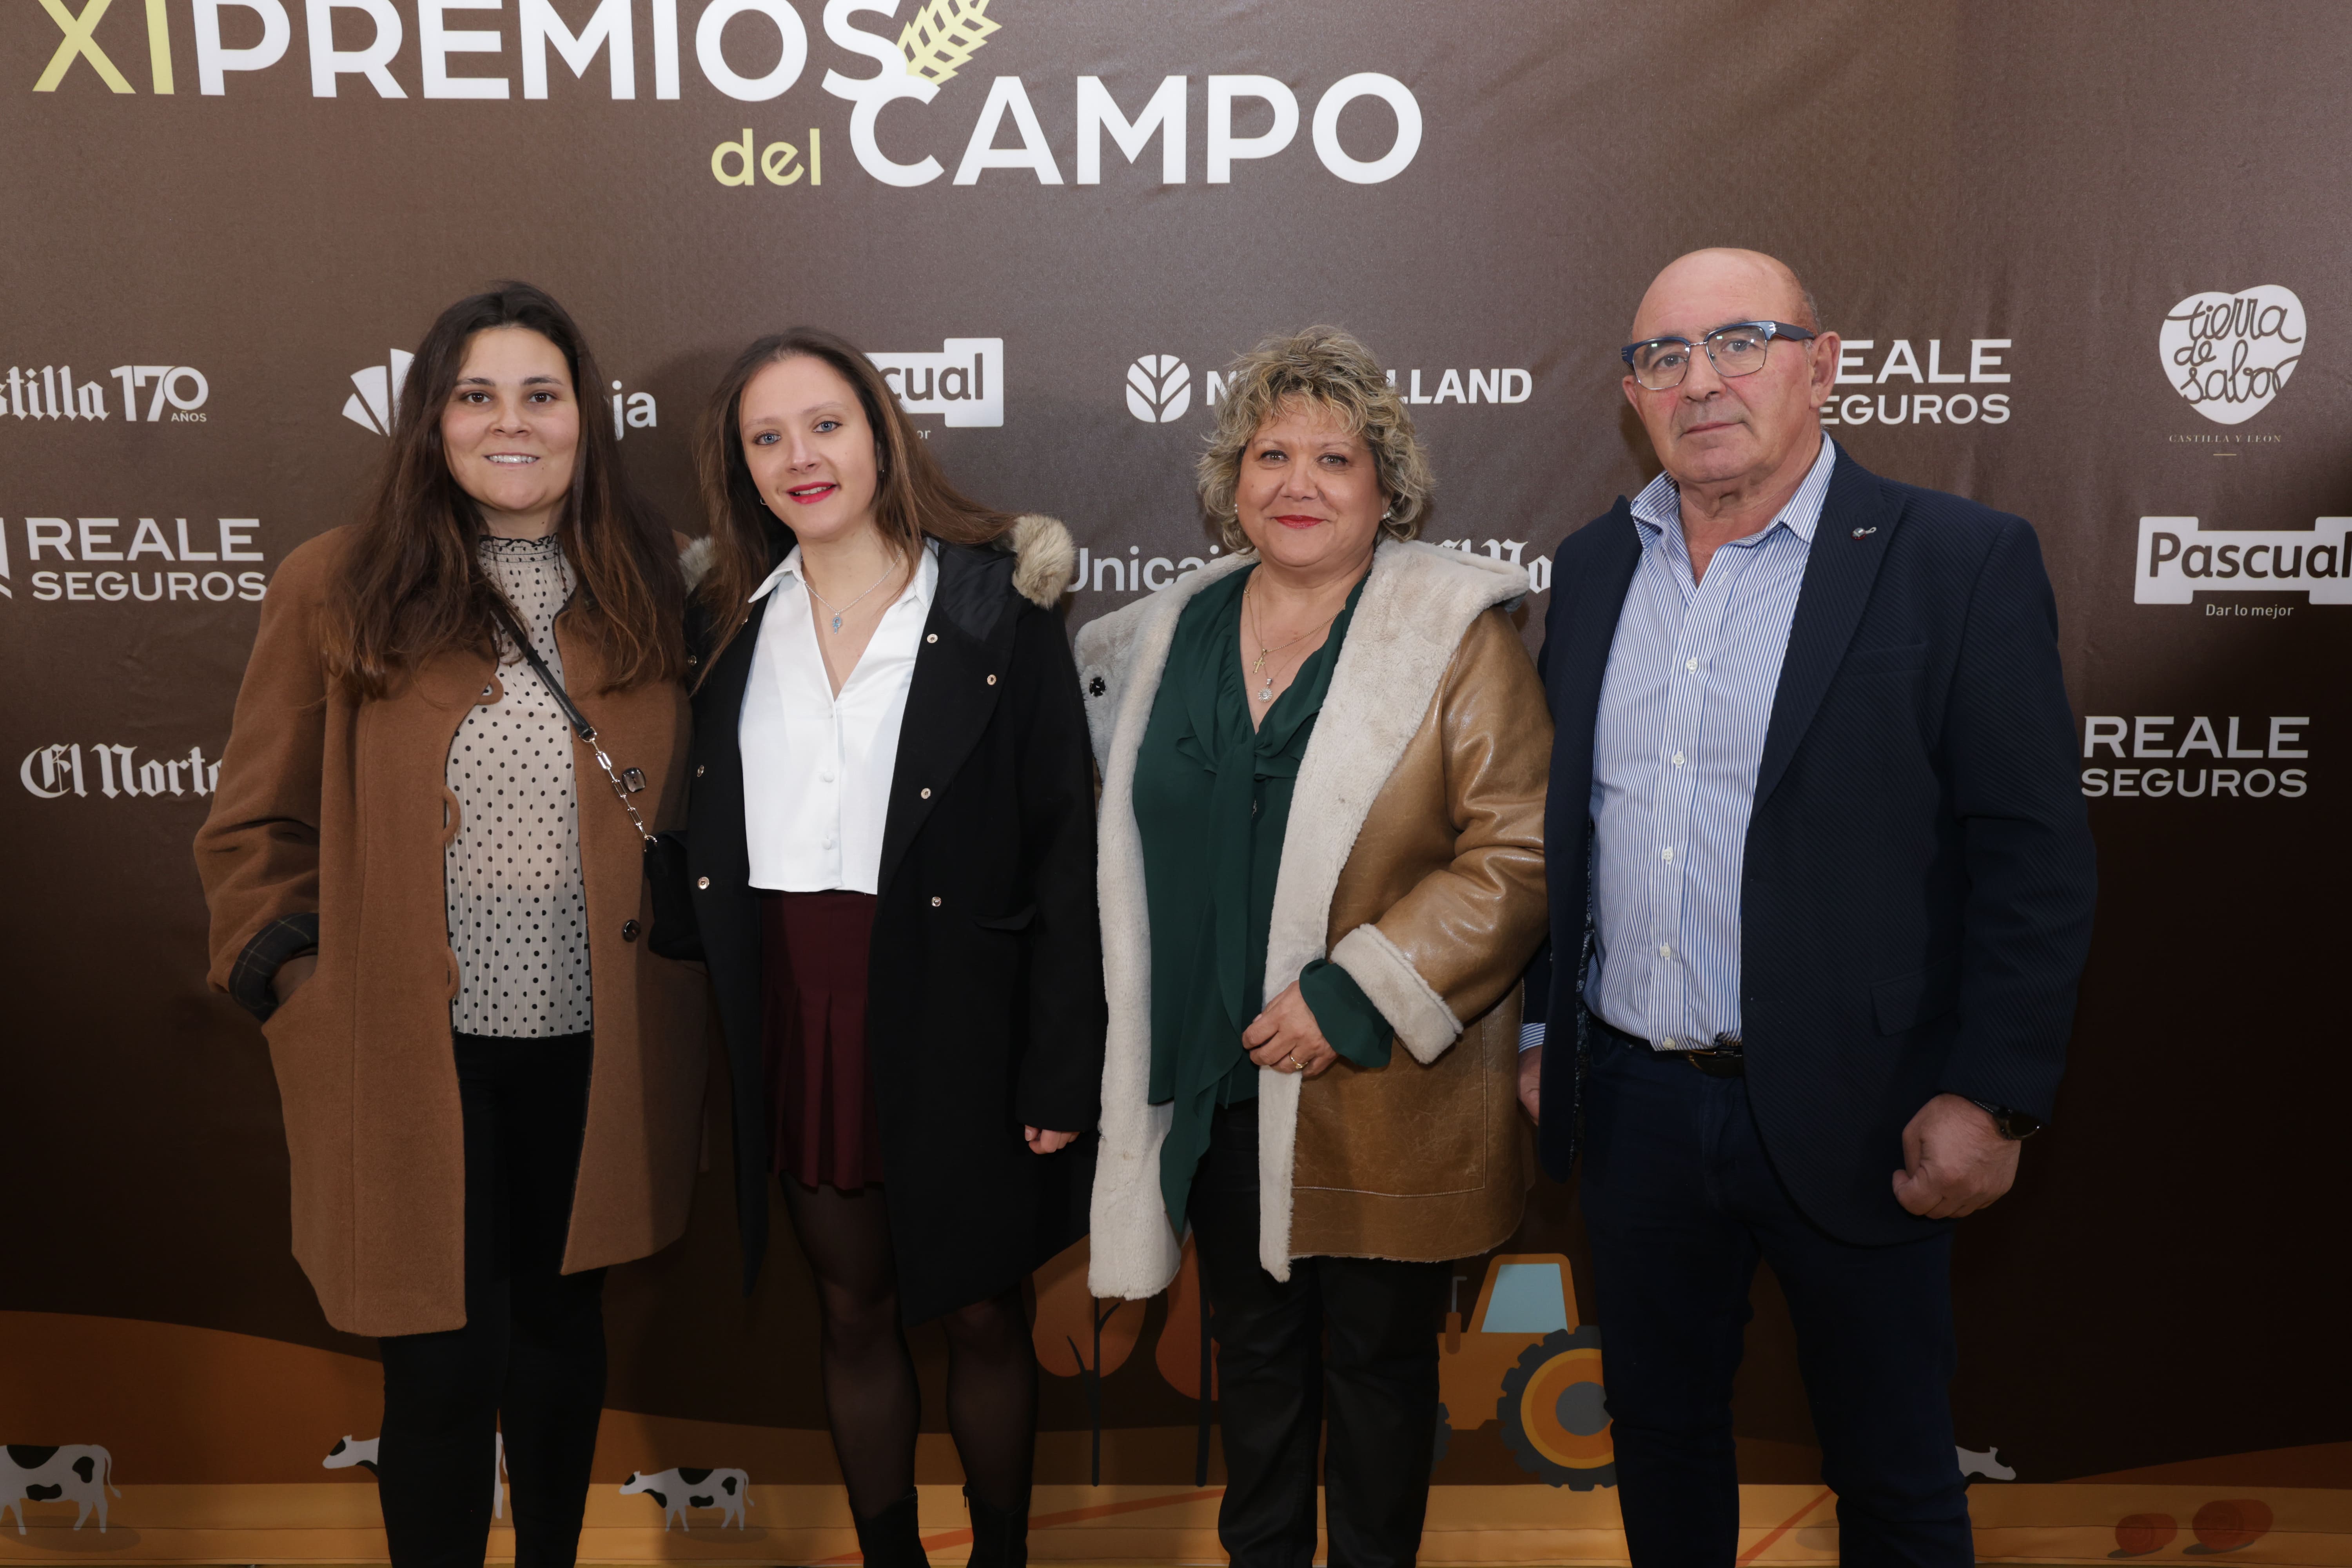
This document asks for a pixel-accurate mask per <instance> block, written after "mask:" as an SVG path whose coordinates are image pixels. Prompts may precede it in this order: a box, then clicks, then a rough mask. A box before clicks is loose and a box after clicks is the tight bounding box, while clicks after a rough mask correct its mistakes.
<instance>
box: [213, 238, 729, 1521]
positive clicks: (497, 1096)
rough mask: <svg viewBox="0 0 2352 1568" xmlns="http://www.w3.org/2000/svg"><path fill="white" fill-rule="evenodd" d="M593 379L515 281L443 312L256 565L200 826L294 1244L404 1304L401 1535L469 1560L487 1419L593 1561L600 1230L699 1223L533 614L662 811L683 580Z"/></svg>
mask: <svg viewBox="0 0 2352 1568" xmlns="http://www.w3.org/2000/svg"><path fill="white" fill-rule="evenodd" d="M603 384H604V383H603V382H602V380H601V379H600V377H599V374H598V373H597V370H596V367H595V364H594V362H593V359H592V358H591V356H590V355H589V353H588V350H587V348H586V346H585V345H584V344H583V342H582V341H581V338H580V333H579V331H578V329H577V328H576V327H575V326H574V325H573V324H572V320H571V318H570V317H569V316H568V315H566V314H565V313H564V311H563V309H562V307H561V306H560V305H558V304H557V303H556V302H555V301H554V300H551V299H550V298H549V297H548V296H547V295H546V294H544V293H542V292H541V291H540V290H539V289H533V288H530V286H528V285H525V284H516V283H508V284H501V285H499V286H498V287H497V289H495V291H493V292H490V293H488V294H481V295H477V296H474V297H472V298H470V299H467V300H460V301H459V302H458V303H457V304H456V305H453V306H451V307H450V308H449V309H448V310H446V311H444V312H443V313H442V315H441V317H440V319H439V320H438V321H436V322H434V324H433V327H432V330H431V331H428V332H427V333H426V334H425V341H424V342H423V343H422V344H421V345H420V346H419V347H418V349H417V352H416V356H415V362H414V363H413V364H412V366H411V367H410V371H409V374H408V379H407V383H406V385H405V387H404V392H403V395H402V396H401V399H400V407H399V410H398V413H397V416H396V417H395V420H394V428H393V434H392V450H391V453H390V456H389V458H388V460H387V461H386V464H385V467H384V469H383V475H382V478H381V479H380V480H379V482H378V484H377V486H376V489H375V494H374V496H373V500H372V502H371V504H370V505H369V507H368V509H367V511H366V513H365V515H364V517H363V518H362V521H360V522H359V523H357V524H356V525H354V526H352V527H349V528H341V529H336V530H333V531H331V532H329V533H327V534H325V535H323V536H321V537H320V538H318V539H314V540H312V541H310V542H309V543H307V544H305V545H303V546H302V547H301V548H300V549H299V550H297V551H295V552H293V553H292V554H291V555H289V556H288V557H287V560H286V563H285V564H284V566H283V567H281V568H280V569H279V571H278V575H277V577H276V579H275V580H274V581H273V582H272V583H271V584H270V587H269V595H268V599H267V600H266V601H265V602H264V604H263V607H262V614H261V627H260V631H259V633H258V635H257V637H256V639H255V643H254V649H253V657H252V660H251V662H250V663H249V664H248V666H247V669H246V675H245V683H244V686H243V687H242V689H240V690H239V692H238V694H237V702H236V720H235V724H234V727H233V729H232V730H231V731H230V736H229V742H228V750H227V753H226V758H225V760H224V761H223V763H222V765H221V778H220V786H219V791H218V794H217V795H215V798H214V802H213V809H212V814H211V816H210V817H209V818H208V819H207V820H206V822H205V826H204V828H203V830H202V831H201V832H200V833H199V834H198V836H197V839H196V863H197V868H198V870H199V872H200V874H201V875H202V877H203V879H204V883H205V895H206V898H207V900H209V902H210V904H211V909H212V955H213V963H212V982H213V984H215V986H217V987H219V988H220V989H222V990H225V991H226V992H228V993H229V994H231V995H233V996H235V997H236V999H237V1000H238V1001H240V1002H242V1003H243V1004H245V1005H246V1006H247V1007H248V1008H250V1009H251V1010H252V1011H253V1012H254V1014H255V1015H256V1016H258V1017H260V1018H261V1019H262V1020H264V1022H263V1031H262V1032H263V1033H264V1035H265V1036H267V1037H268V1041H269V1047H270V1056H271V1060H272V1062H273V1064H274V1065H275V1067H276V1068H277V1075H278V1089H279V1094H280V1098H281V1100H283V1103H284V1107H285V1115H286V1141H287V1147H288V1152H289V1156H290V1163H291V1167H292V1182H293V1205H294V1215H293V1222H294V1224H293V1228H294V1252H295V1256H296V1257H297V1258H299V1260H300V1261H301V1264H302V1267H303V1268H304V1269H305V1271H307V1272H308V1273H309V1275H310V1281H311V1284H312V1285H313V1286H314V1287H315V1288H316V1289H317V1290H318V1292H319V1300H320V1306H321V1307H322V1308H324V1310H325V1311H326V1315H327V1320H328V1321H330V1322H331V1323H332V1324H334V1325H335V1326H336V1327H337V1328H339V1329H341V1330H344V1331H347V1332H351V1333H360V1334H373V1335H376V1336H379V1337H380V1338H381V1340H382V1342H383V1369H384V1415H383V1440H382V1446H381V1447H380V1449H379V1462H378V1480H379V1482H380V1483H381V1491H382V1501H383V1513H384V1525H385V1530H386V1532H387V1535H388V1537H389V1540H390V1544H391V1553H392V1559H393V1562H394V1563H395V1564H398V1565H400V1568H410V1565H412V1564H436V1565H439V1564H445V1563H446V1564H462V1565H467V1568H471V1565H474V1564H478V1563H480V1562H481V1561H482V1557H483V1552H484V1550H485V1546H486V1543H487V1540H488V1530H489V1518H490V1511H491V1489H492V1484H493V1475H494V1469H493V1467H494V1464H495V1458H494V1444H495V1442H496V1440H497V1438H496V1434H497V1433H498V1432H499V1431H500V1430H501V1429H502V1430H503V1433H504V1437H505V1445H506V1456H507V1465H508V1469H509V1476H510V1477H511V1480H512V1498H513V1502H514V1522H515V1531H516V1552H517V1558H518V1561H519V1562H520V1563H528V1564H557V1565H563V1564H569V1563H572V1559H573V1556H574V1554H575V1552H576V1549H577V1546H578V1542H579V1533H580V1521H581V1514H582V1510H583V1507H584V1504H585V1500H586V1495H587V1488H588V1468H589V1461H590V1458H591V1457H592V1456H593V1451H594V1448H595V1436H596V1425H597V1416H598V1414H599V1412H600V1411H601V1409H602V1407H603V1403H604V1321H603V1315H602V1307H601V1289H602V1284H603V1276H604V1268H605V1266H607V1265H609V1264H614V1263H620V1262H624V1261H625V1260H627V1259H629V1258H640V1257H643V1256H645V1255H646V1254H647V1253H650V1252H652V1251H654V1250H656V1248H658V1247H663V1246H665V1245H667V1243H668V1242H670V1241H671V1240H673V1239H674V1238H675V1237H677V1235H678V1234H679V1233H680V1231H682V1230H683V1229H684V1227H685V1224H686V1214H687V1203H688V1194H689V1189H690V1186H691V1182H692V1174H693V1163H694V1159H695V1153H696V1147H697V1144H696V1139H697V1133H698V1126H699V1118H700V1113H701V1106H702V1090H703V1083H702V1078H703V1058H702V1055H701V1050H700V1013H701V1006H702V1002H701V997H702V993H703V983H702V978H701V975H700V973H699V972H698V971H696V970H690V969H688V968H686V967H684V966H682V965H679V964H675V963H669V962H668V961H667V960H664V959H661V958H657V957H656V956H655V955H654V954H653V953H652V952H650V951H649V950H648V948H647V945H646V942H644V941H643V940H642V938H643V936H644V933H645V928H646V925H647V924H648V923H649V921H650V912H649V910H648V909H647V907H646V893H645V886H644V872H643V870H642V868H641V845H642V843H643V840H642V838H641V837H640V835H639V832H638V829H637V826H636V824H635V821H633V820H632V816H631V814H630V812H629V811H628V810H626V809H625V807H624V805H623V803H622V802H621V801H620V800H619V799H616V798H615V792H614V789H613V788H612V787H611V786H610V785H608V784H607V783H606V781H605V778H604V772H603V769H602V768H601V767H600V766H599V764H598V763H597V761H596V759H595V757H594V750H593V749H592V748H591V747H589V746H586V745H584V744H581V743H579V742H575V739H574V736H573V733H572V730H571V729H570V727H569V726H568V725H567V723H566V721H565V718H564V715H563V712H562V706H561V704H560V702H559V701H558V700H557V698H556V695H555V693H554V691H553V690H552V689H551V687H550V684H549V681H548V679H545V678H543V677H542V675H541V673H539V672H538V671H536V670H535V669H534V668H533V667H532V666H531V665H530V663H528V662H526V661H525V659H524V658H523V655H522V651H521V649H520V645H519V644H518V642H517V641H516V639H515V637H514V636H513V635H512V632H510V631H509V628H512V629H513V630H514V631H520V632H521V633H522V635H523V636H525V637H528V638H529V642H530V648H531V650H532V651H534V652H535V653H536V654H537V655H538V656H539V658H541V661H543V663H544V664H545V666H546V671H545V677H551V678H552V679H553V681H554V682H556V683H560V685H561V686H562V688H563V689H566V690H568V692H569V695H570V697H571V700H572V701H573V702H574V703H576V704H577V706H578V707H579V709H580V710H582V711H583V714H584V716H585V718H586V719H587V721H588V722H589V723H590V724H591V725H592V726H593V729H594V730H595V731H596V732H597V734H598V737H599V738H598V742H597V746H598V747H599V748H601V749H602V750H603V751H604V752H605V753H607V754H608V755H609V756H610V757H611V759H612V764H613V766H614V768H615V769H619V770H625V776H627V777H637V776H641V777H642V779H643V781H644V784H643V787H642V789H641V790H639V791H638V793H635V794H634V795H630V796H629V797H628V803H629V805H633V806H634V807H635V813H636V816H638V817H641V818H642V820H643V821H644V823H645V825H646V827H647V828H649V829H656V830H657V829H659V828H662V827H664V826H671V825H672V821H671V819H673V818H675V817H677V816H679V815H681V812H682V805H683V800H684V787H683V786H684V773H685V758H686V740H687V704H686V696H685V691H684V689H683V686H682V679H681V678H682V677H683V676H684V674H685V672H686V668H687V656H686V651H685V643H684V637H683V634H682V630H681V624H682V614H683V599H684V586H683V584H682V582H681V580H680V578H679V574H678V570H677V557H676V545H675V542H674V538H673V536H672V535H670V534H669V533H668V532H667V531H666V530H664V529H662V528H660V527H658V526H657V525H656V523H655V522H654V521H652V520H651V519H650V518H649V517H648V516H647V515H646V513H645V512H644V511H642V510H640V509H639V508H638V507H637V506H636V505H635V502H634V501H633V500H631V498H630V497H629V495H628V493H627V491H626V489H625V487H624V485H623V483H622V480H621V478H620V475H619V473H618V472H617V470H616V468H615V451H614V444H613V437H612V436H611V433H610V430H609V427H608V426H607V425H606V423H605V422H604V420H603V419H601V418H597V417H595V416H593V414H591V413H588V412H587V409H593V407H594V405H595V402H596V400H597V394H596V393H595V392H594V391H593V389H595V388H599V387H601V386H602V385H603ZM583 405H585V406H584V407H583Z"/></svg>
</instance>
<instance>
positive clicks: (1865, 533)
mask: <svg viewBox="0 0 2352 1568" xmlns="http://www.w3.org/2000/svg"><path fill="white" fill-rule="evenodd" d="M1877 531H1878V530H1876V529H1874V528H1857V529H1855V530H1854V531H1853V536H1854V537H1855V538H1856V539H1868V538H1869V537H1870V536H1871V535H1872V534H1874V533H1876V532H1877Z"/></svg>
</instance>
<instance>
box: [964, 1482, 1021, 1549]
mask: <svg viewBox="0 0 2352 1568" xmlns="http://www.w3.org/2000/svg"><path fill="white" fill-rule="evenodd" d="M963 1504H964V1507H965V1508H967V1509H969V1510H971V1563H970V1565H969V1568H1028V1563H1029V1500H1028V1498H1027V1497H1026V1496H1024V1497H1023V1498H1022V1500H1021V1506H1020V1507H1019V1508H1018V1509H1001V1508H991V1507H990V1506H989V1505H988V1504H986V1503H984V1502H982V1501H981V1500H980V1499H978V1498H976V1497H974V1496H972V1495H971V1488H970V1487H966V1488H964V1489H963Z"/></svg>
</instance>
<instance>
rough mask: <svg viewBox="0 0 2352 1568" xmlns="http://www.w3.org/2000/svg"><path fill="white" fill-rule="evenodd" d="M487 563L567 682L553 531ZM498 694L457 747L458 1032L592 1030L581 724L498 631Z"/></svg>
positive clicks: (492, 544) (491, 553) (565, 588)
mask: <svg viewBox="0 0 2352 1568" xmlns="http://www.w3.org/2000/svg"><path fill="white" fill-rule="evenodd" d="M480 548H481V560H482V569H483V570H484V571H485V572H487V573H488V574H489V577H490V581H491V582H493V583H495V584H498V585H499V587H501V588H503V589H504V590H505V592H506V595H507V599H508V601H509V603H510V604H512V605H514V607H515V613H516V615H517V616H519V617H520V619H521V621H522V623H523V625H524V626H526V627H527V628H529V630H530V640H531V644H532V646H533V647H536V648H538V650H539V656H540V658H543V659H545V660H546V661H547V666H548V668H550V669H551V670H552V671H553V672H554V673H555V675H556V677H557V679H562V676H563V659H562V655H561V654H559V653H558V652H557V651H556V647H555V616H556V613H557V612H558V611H560V610H562V608H563V606H564V604H565V602H566V601H568V600H569V599H570V598H571V597H572V566H571V563H569V562H567V561H565V560H564V558H563V550H562V545H561V544H559V543H558V542H556V540H555V539H554V538H553V537H549V538H546V539H492V538H485V539H483V540H482V542H481V546H480ZM498 674H499V685H500V686H501V687H502V688H503V691H502V693H501V695H500V696H499V700H497V701H496V702H488V703H481V704H478V705H477V706H476V707H475V708H474V709H473V710H472V711H470V712H468V713H467V715H466V721H465V722H464V723H463V724H461V725H460V726H458V729H457V739H456V740H455V741H453V742H450V745H449V769H448V783H449V793H450V794H451V795H455V796H457V835H456V836H455V837H453V838H451V839H450V841H449V846H448V849H447V851H446V868H447V873H448V904H449V946H450V948H451V949H452V950H453V951H454V952H456V953H457V972H458V982H457V997H456V998H455V999H454V1000H453V1001H452V1002H451V1003H450V1004H449V1026H450V1027H451V1028H453V1029H455V1030H457V1032H458V1033H459V1034H466V1035H505V1036H512V1037H522V1038H531V1039H536V1038H541V1037H547V1036H551V1035H572V1034H580V1033H583V1032H585V1031H586V1030H587V1028H588V1026H589V1006H588V1000H589V999H588V895H587V889H586V887H585V885H584V884H583V881H582V879H581V873H580V811H579V795H578V794H577V793H576V791H575V789H574V786H573V783H572V746H573V744H574V741H573V736H572V729H571V726H570V725H568V724H566V723H565V722H564V719H563V710H562V709H560V708H558V707H557V706H556V704H555V699H554V697H553V696H552V695H551V694H550V693H549V691H548V689H547V688H546V686H545V685H544V684H542V683H541V680H540V679H539V677H538V675H537V674H536V673H535V672H533V670H532V669H531V668H530V665H529V664H527V663H525V662H524V661H523V659H522V658H521V656H520V654H519V653H518V652H517V651H516V650H515V648H514V647H513V646H512V645H511V643H509V641H508V639H507V638H505V637H500V638H499V672H498Z"/></svg>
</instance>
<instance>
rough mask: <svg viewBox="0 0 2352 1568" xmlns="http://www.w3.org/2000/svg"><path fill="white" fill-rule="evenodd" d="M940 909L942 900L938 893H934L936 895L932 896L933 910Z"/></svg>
mask: <svg viewBox="0 0 2352 1568" xmlns="http://www.w3.org/2000/svg"><path fill="white" fill-rule="evenodd" d="M939 907H940V898H939V895H938V894H937V893H934V894H932V895H931V908H933V909H938V908H939Z"/></svg>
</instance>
